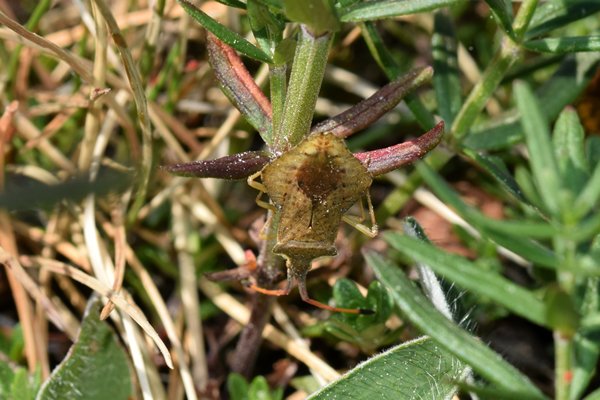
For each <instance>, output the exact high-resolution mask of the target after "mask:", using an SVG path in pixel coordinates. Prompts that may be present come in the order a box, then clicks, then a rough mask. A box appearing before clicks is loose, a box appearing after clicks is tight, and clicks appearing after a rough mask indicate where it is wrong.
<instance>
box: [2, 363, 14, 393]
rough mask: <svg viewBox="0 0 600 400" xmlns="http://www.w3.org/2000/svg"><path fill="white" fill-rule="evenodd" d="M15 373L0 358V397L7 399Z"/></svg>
mask: <svg viewBox="0 0 600 400" xmlns="http://www.w3.org/2000/svg"><path fill="white" fill-rule="evenodd" d="M14 377H15V373H14V371H13V370H12V368H11V367H10V365H8V363H6V362H5V361H4V360H0V399H7V398H8V396H9V394H10V386H11V384H12V381H13V379H14Z"/></svg>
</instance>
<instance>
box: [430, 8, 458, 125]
mask: <svg viewBox="0 0 600 400" xmlns="http://www.w3.org/2000/svg"><path fill="white" fill-rule="evenodd" d="M433 30H434V34H433V37H432V39H431V46H432V50H433V51H432V53H433V69H434V71H435V75H434V76H433V88H434V89H435V98H436V100H437V105H438V112H439V114H440V116H441V117H442V119H443V120H444V122H445V123H446V126H452V123H453V122H454V117H455V116H456V114H457V113H458V111H459V110H460V107H461V106H462V99H461V96H460V93H461V87H460V77H459V74H458V58H457V40H456V32H455V31H454V26H453V25H452V20H451V19H450V18H449V17H448V15H447V14H446V13H444V12H442V11H440V12H437V13H435V19H434V25H433Z"/></svg>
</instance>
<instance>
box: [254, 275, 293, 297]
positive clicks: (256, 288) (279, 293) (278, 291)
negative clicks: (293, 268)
mask: <svg viewBox="0 0 600 400" xmlns="http://www.w3.org/2000/svg"><path fill="white" fill-rule="evenodd" d="M292 283H293V279H292V276H291V275H289V274H288V276H287V284H286V286H285V288H284V289H265V288H261V287H260V286H257V285H256V284H255V283H252V284H251V285H250V286H249V288H250V289H252V290H254V291H256V292H258V293H262V294H266V295H267V296H286V295H288V294H289V293H290V290H292Z"/></svg>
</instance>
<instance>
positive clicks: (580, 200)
mask: <svg viewBox="0 0 600 400" xmlns="http://www.w3.org/2000/svg"><path fill="white" fill-rule="evenodd" d="M599 198H600V164H596V168H594V172H593V174H592V176H591V177H590V179H589V180H588V182H587V184H586V186H585V188H584V189H583V191H582V192H581V194H580V195H579V197H577V200H575V207H574V209H575V210H576V211H577V212H578V213H579V215H585V214H586V213H587V212H588V211H590V210H591V209H592V207H594V206H595V205H596V203H597V202H598V199H599Z"/></svg>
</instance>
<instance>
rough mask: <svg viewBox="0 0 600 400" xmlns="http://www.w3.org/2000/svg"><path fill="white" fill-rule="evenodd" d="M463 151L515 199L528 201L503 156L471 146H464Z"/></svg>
mask: <svg viewBox="0 0 600 400" xmlns="http://www.w3.org/2000/svg"><path fill="white" fill-rule="evenodd" d="M462 152H463V153H464V154H465V155H466V156H467V157H469V158H470V159H472V160H473V161H475V162H476V163H477V165H478V166H480V167H481V168H483V169H484V170H485V171H486V172H487V173H488V174H490V175H491V176H492V177H493V178H494V179H495V180H496V182H498V183H499V184H500V186H502V188H504V190H506V191H507V192H508V193H510V194H511V195H512V196H513V197H514V198H515V199H517V200H519V201H521V202H523V203H526V204H527V203H528V201H527V199H526V198H525V195H524V194H523V192H522V191H521V188H520V187H519V184H518V183H517V181H515V179H514V178H513V177H512V175H511V174H510V172H509V171H508V169H507V168H506V165H505V164H504V162H503V161H502V159H501V158H499V157H495V156H490V155H487V154H483V153H479V152H476V151H474V150H472V149H469V148H463V149H462Z"/></svg>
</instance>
